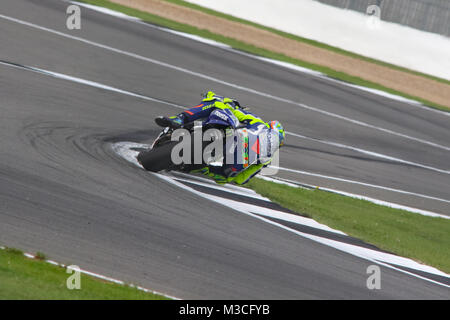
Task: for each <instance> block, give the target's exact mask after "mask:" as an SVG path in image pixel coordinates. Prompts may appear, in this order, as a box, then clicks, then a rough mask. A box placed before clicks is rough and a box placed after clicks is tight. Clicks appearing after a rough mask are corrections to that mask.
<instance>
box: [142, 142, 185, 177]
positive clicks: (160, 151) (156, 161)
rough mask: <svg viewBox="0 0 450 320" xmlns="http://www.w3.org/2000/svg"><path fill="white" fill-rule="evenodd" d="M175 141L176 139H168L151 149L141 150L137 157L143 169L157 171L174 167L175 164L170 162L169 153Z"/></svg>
mask: <svg viewBox="0 0 450 320" xmlns="http://www.w3.org/2000/svg"><path fill="white" fill-rule="evenodd" d="M177 143H178V142H177V141H170V142H167V143H165V144H163V145H162V146H159V147H157V148H154V149H152V150H148V151H142V152H141V153H139V155H138V156H137V159H138V161H139V163H140V164H142V166H143V167H144V168H145V170H148V171H153V172H158V171H161V170H171V169H175V167H176V165H175V164H174V163H173V162H172V159H171V156H170V155H171V153H172V148H173V147H174V146H175V145H176V144H177Z"/></svg>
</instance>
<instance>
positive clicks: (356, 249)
mask: <svg viewBox="0 0 450 320" xmlns="http://www.w3.org/2000/svg"><path fill="white" fill-rule="evenodd" d="M152 174H153V175H155V176H157V177H159V178H161V179H162V180H165V181H167V182H169V183H171V184H174V185H177V186H178V187H180V188H182V189H184V190H187V191H190V192H192V193H194V194H196V195H198V196H200V197H203V198H205V199H208V200H212V201H214V202H217V203H219V204H222V205H225V206H229V207H230V208H232V209H234V210H236V211H238V212H241V213H244V214H246V215H249V216H252V217H254V218H256V219H259V220H262V221H264V222H266V223H269V224H272V225H274V226H277V227H279V228H282V229H284V230H287V231H289V232H293V233H295V234H297V235H300V236H302V237H304V238H308V239H311V240H313V241H316V242H319V243H322V244H324V245H327V246H330V247H333V248H335V249H337V250H340V251H343V252H346V253H349V254H351V255H354V256H357V257H359V258H362V259H365V260H369V261H372V262H374V263H377V264H381V265H383V266H385V267H387V268H390V269H394V270H397V271H399V272H401V273H405V274H408V275H410V276H413V277H416V278H419V279H423V280H425V281H428V282H431V283H434V284H437V285H440V286H443V287H447V288H450V286H449V285H446V284H443V283H441V282H438V281H435V280H431V279H428V278H426V277H423V276H420V275H417V274H414V273H411V272H408V271H405V270H402V269H400V268H396V267H393V266H391V265H390V263H391V264H395V265H398V266H403V267H407V268H410V269H414V270H418V271H423V272H427V273H431V274H435V275H439V276H443V277H448V278H450V275H448V274H446V273H444V272H442V271H440V270H438V269H436V268H433V267H430V266H427V265H423V264H419V263H417V262H415V261H413V260H411V259H407V258H403V257H399V256H396V255H393V254H389V253H384V252H380V251H377V250H372V249H368V248H364V247H360V246H357V245H352V244H347V243H342V242H340V241H336V240H330V239H326V238H322V237H319V236H315V235H311V234H307V233H304V232H300V231H297V230H294V229H292V228H289V227H287V226H284V225H282V224H280V223H277V222H274V221H272V220H270V219H267V218H264V217H261V216H260V215H259V214H261V211H260V210H261V209H264V208H261V207H260V208H259V210H258V211H252V212H255V213H258V214H254V213H252V212H250V211H249V210H248V209H249V208H248V207H246V206H243V205H242V203H240V202H236V201H228V199H223V198H220V197H215V196H211V195H209V194H204V193H202V192H199V191H197V190H194V189H193V188H191V187H188V186H186V185H184V184H182V183H181V182H177V181H175V180H174V179H172V178H170V177H168V176H165V175H162V174H158V173H152ZM254 209H255V208H253V207H252V208H251V210H254ZM263 215H264V214H263ZM267 216H270V215H267ZM336 231H337V230H336ZM338 232H340V231H338Z"/></svg>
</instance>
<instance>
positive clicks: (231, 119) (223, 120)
mask: <svg viewBox="0 0 450 320" xmlns="http://www.w3.org/2000/svg"><path fill="white" fill-rule="evenodd" d="M205 124H216V125H222V126H225V127H232V128H236V127H237V125H238V120H237V118H236V117H235V116H234V114H233V113H232V112H231V111H230V110H227V109H225V110H222V109H217V110H214V111H213V112H211V114H210V115H209V117H208V119H207V120H206V121H205Z"/></svg>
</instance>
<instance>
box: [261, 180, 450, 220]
mask: <svg viewBox="0 0 450 320" xmlns="http://www.w3.org/2000/svg"><path fill="white" fill-rule="evenodd" d="M256 178H259V179H262V180H267V181H271V182H275V183H279V184H284V185H287V186H289V187H293V188H304V187H303V186H304V185H305V184H303V183H301V184H295V181H292V180H284V179H283V180H280V179H276V178H271V177H265V176H257V177H256ZM308 189H318V190H323V191H327V192H332V193H336V194H340V195H343V196H346V197H350V198H354V199H360V200H366V201H369V202H372V203H375V204H379V205H382V206H385V207H389V208H394V209H400V210H405V211H408V212H412V213H418V214H421V215H424V216H429V217H435V218H444V219H450V216H446V215H443V214H440V213H436V212H432V211H428V210H422V209H417V208H412V207H408V206H404V205H401V204H397V203H393V202H388V201H384V200H379V199H375V198H371V197H367V196H363V195H359V194H355V193H350V192H346V191H341V190H336V189H330V188H323V187H319V186H311V185H309V188H308Z"/></svg>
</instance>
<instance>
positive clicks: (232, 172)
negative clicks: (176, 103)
mask: <svg viewBox="0 0 450 320" xmlns="http://www.w3.org/2000/svg"><path fill="white" fill-rule="evenodd" d="M217 109H222V110H224V111H225V110H229V111H231V112H232V113H233V114H234V116H235V117H236V118H237V119H238V120H239V122H240V123H243V124H245V127H246V128H247V130H248V131H249V132H250V133H252V132H253V133H255V134H256V135H257V136H258V138H257V140H256V142H257V144H256V145H254V146H253V150H255V151H256V152H257V153H258V155H259V154H260V150H259V147H260V140H264V141H265V145H268V146H269V149H270V150H268V151H267V152H266V153H265V155H266V156H261V157H258V160H257V161H256V163H254V164H251V165H248V164H247V163H243V164H224V165H222V166H221V167H218V166H209V167H208V166H207V167H204V168H202V169H200V170H196V172H201V173H203V174H205V175H207V176H209V177H211V178H213V179H214V180H215V181H216V182H217V183H219V184H223V183H227V182H234V183H236V184H244V183H246V182H248V181H249V180H250V179H251V178H252V177H253V176H255V175H256V174H257V173H259V172H260V171H261V169H262V168H263V167H265V166H267V165H269V163H270V162H271V161H272V157H273V153H274V152H275V151H276V150H277V149H278V148H279V147H280V146H282V145H283V144H284V139H285V132H284V129H283V126H282V125H281V124H280V123H279V122H278V121H276V120H274V121H270V123H266V122H264V121H263V120H262V119H261V118H259V117H257V116H255V115H253V114H252V113H250V112H248V111H246V110H244V109H243V108H242V107H241V106H240V104H239V102H238V101H237V100H235V99H230V98H225V97H222V96H218V95H216V94H215V93H214V92H212V91H209V92H208V93H207V94H206V96H205V98H204V99H203V101H202V103H201V104H199V105H197V106H195V107H193V108H191V109H189V110H186V111H183V112H182V113H180V114H178V115H177V116H172V117H158V118H156V119H155V122H156V123H157V124H158V125H159V126H161V127H172V128H179V127H181V126H182V125H183V124H185V123H188V122H192V121H195V120H198V119H203V118H207V117H208V116H209V115H210V114H211V112H213V111H214V110H217ZM247 145H248V141H247ZM261 145H263V144H262V143H261ZM255 146H256V147H255ZM267 155H268V156H267ZM246 156H247V158H246V160H248V154H246Z"/></svg>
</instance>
